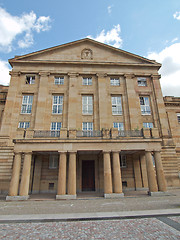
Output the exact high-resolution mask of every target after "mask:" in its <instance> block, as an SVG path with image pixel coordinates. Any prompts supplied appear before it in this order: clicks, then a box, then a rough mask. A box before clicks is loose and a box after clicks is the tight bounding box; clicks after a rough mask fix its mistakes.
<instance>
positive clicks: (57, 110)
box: [52, 95, 63, 114]
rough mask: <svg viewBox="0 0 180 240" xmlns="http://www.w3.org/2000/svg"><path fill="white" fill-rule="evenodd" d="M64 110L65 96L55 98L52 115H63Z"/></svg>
mask: <svg viewBox="0 0 180 240" xmlns="http://www.w3.org/2000/svg"><path fill="white" fill-rule="evenodd" d="M62 110H63V96H62V95H60V96H56V95H55V96H53V109H52V113H54V114H62Z"/></svg>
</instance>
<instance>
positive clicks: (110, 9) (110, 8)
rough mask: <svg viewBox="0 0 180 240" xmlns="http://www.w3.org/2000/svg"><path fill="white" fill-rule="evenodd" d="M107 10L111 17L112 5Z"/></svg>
mask: <svg viewBox="0 0 180 240" xmlns="http://www.w3.org/2000/svg"><path fill="white" fill-rule="evenodd" d="M107 10H108V13H109V15H110V14H111V12H112V5H110V6H108V7H107Z"/></svg>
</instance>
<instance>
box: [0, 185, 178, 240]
mask: <svg viewBox="0 0 180 240" xmlns="http://www.w3.org/2000/svg"><path fill="white" fill-rule="evenodd" d="M168 192H169V195H168V196H156V197H149V196H148V195H147V194H145V193H143V192H139V193H138V194H137V192H136V193H133V192H131V193H126V194H125V197H124V198H121V199H104V198H101V197H97V198H89V197H88V196H84V197H79V198H78V199H77V200H59V201H56V200H53V199H54V197H53V195H52V196H48V197H49V198H48V197H47V196H45V195H44V196H43V195H41V196H38V195H37V196H31V198H30V200H28V201H13V202H7V201H5V200H4V198H3V197H1V200H0V233H1V234H0V239H133V240H134V239H151V240H152V239H162V240H163V239H180V189H174V190H170V191H168Z"/></svg>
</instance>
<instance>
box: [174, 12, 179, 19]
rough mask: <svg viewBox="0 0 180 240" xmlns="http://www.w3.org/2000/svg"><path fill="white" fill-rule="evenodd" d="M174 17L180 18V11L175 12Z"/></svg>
mask: <svg viewBox="0 0 180 240" xmlns="http://www.w3.org/2000/svg"><path fill="white" fill-rule="evenodd" d="M173 17H174V18H175V19H177V20H180V12H175V13H174V14H173Z"/></svg>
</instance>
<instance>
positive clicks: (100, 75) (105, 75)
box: [96, 73, 108, 78]
mask: <svg viewBox="0 0 180 240" xmlns="http://www.w3.org/2000/svg"><path fill="white" fill-rule="evenodd" d="M96 76H97V77H99V78H100V77H103V78H104V77H107V76H108V75H107V73H96Z"/></svg>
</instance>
